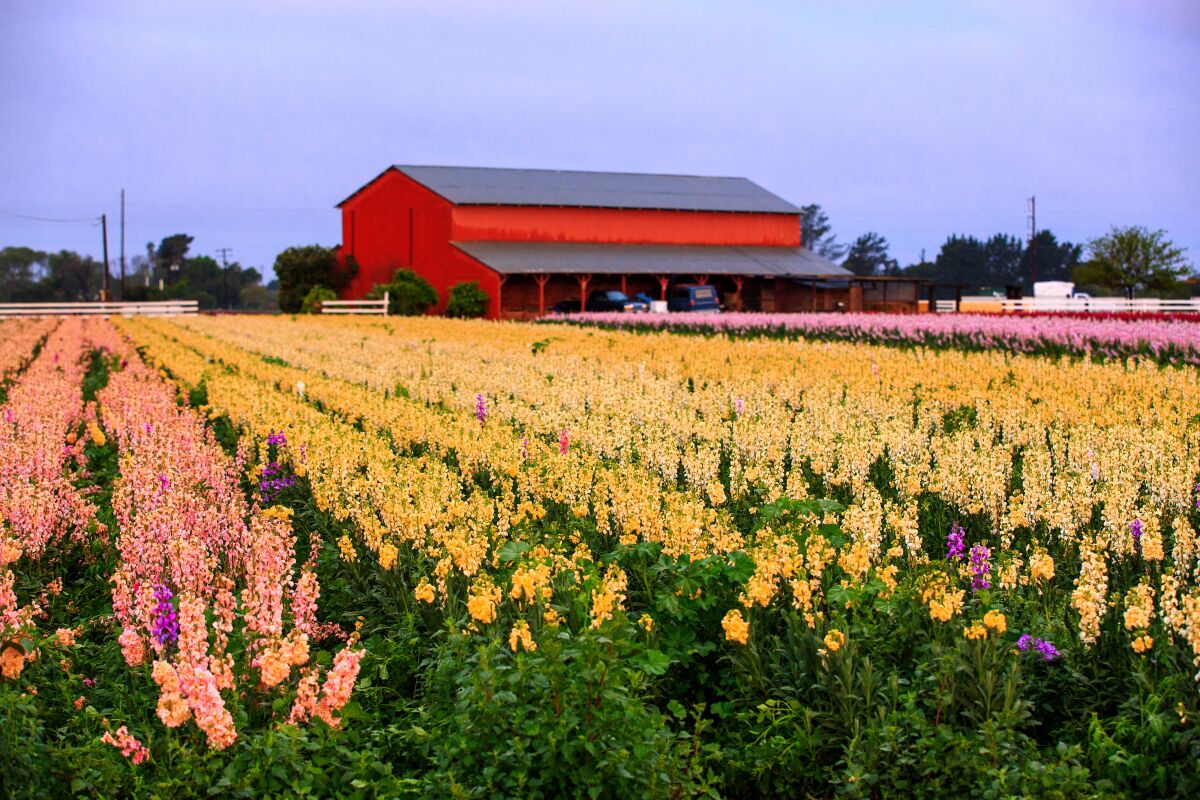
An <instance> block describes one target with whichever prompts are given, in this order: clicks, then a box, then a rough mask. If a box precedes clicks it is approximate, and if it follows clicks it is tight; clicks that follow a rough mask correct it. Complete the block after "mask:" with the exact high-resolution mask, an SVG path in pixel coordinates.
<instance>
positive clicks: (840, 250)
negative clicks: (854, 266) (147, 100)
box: [800, 203, 846, 261]
mask: <svg viewBox="0 0 1200 800" xmlns="http://www.w3.org/2000/svg"><path fill="white" fill-rule="evenodd" d="M831 231H832V226H831V225H830V224H829V217H828V216H826V214H825V212H824V211H822V210H821V207H820V206H819V205H817V204H816V203H813V204H812V205H807V206H804V207H802V208H801V209H800V241H801V243H802V244H803V245H804V246H805V247H807V248H808V249H809V250H812V251H813V252H814V253H817V254H818V255H822V256H825V258H828V259H830V260H831V261H838V260H839V259H841V258H842V256H844V255H846V246H845V245H844V244H838V243H837V237H836V236H834V235H833V234H832V233H831Z"/></svg>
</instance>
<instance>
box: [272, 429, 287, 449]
mask: <svg viewBox="0 0 1200 800" xmlns="http://www.w3.org/2000/svg"><path fill="white" fill-rule="evenodd" d="M267 444H274V445H278V446H280V447H286V446H287V437H286V436H284V435H283V431H279V432H275V431H271V432H270V433H268V434H267Z"/></svg>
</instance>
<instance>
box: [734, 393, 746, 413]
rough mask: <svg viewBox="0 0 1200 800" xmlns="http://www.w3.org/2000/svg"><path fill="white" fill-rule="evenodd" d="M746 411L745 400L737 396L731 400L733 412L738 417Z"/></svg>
mask: <svg viewBox="0 0 1200 800" xmlns="http://www.w3.org/2000/svg"><path fill="white" fill-rule="evenodd" d="M745 411H746V401H745V400H743V399H742V398H740V397H739V398H737V399H735V400H734V401H733V413H735V414H737V415H738V416H739V417H740V416H741V415H742V414H743V413H744V412H745Z"/></svg>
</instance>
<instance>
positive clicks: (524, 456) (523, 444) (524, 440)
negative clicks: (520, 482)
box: [521, 436, 529, 461]
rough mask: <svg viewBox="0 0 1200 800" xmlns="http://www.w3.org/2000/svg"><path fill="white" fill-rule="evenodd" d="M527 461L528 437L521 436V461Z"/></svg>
mask: <svg viewBox="0 0 1200 800" xmlns="http://www.w3.org/2000/svg"><path fill="white" fill-rule="evenodd" d="M528 459H529V437H528V436H522V437H521V460H522V461H527V460H528Z"/></svg>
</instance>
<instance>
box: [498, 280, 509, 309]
mask: <svg viewBox="0 0 1200 800" xmlns="http://www.w3.org/2000/svg"><path fill="white" fill-rule="evenodd" d="M506 280H508V276H507V275H501V276H500V282H499V284H498V285H497V286H496V319H504V282H505V281H506Z"/></svg>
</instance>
